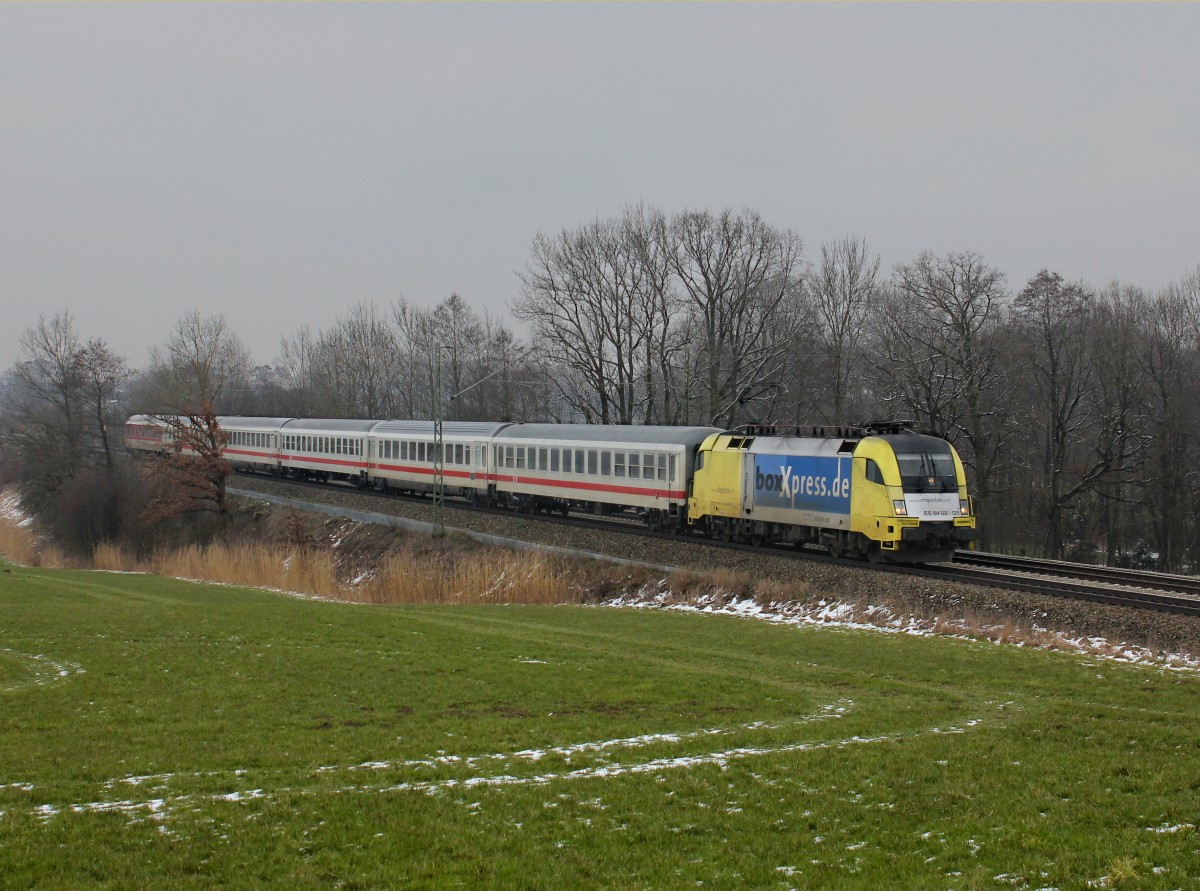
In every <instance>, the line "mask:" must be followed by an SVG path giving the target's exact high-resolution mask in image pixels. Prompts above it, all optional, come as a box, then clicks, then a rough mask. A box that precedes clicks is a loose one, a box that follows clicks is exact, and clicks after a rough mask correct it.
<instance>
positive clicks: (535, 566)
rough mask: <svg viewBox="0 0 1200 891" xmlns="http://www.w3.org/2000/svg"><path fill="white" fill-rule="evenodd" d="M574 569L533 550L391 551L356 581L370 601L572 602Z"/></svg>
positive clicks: (575, 597)
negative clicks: (363, 576) (433, 552)
mask: <svg viewBox="0 0 1200 891" xmlns="http://www.w3.org/2000/svg"><path fill="white" fill-rule="evenodd" d="M570 575H571V574H570V573H569V572H568V571H566V567H565V565H564V564H563V563H562V562H561V561H560V560H558V559H556V558H553V557H547V556H546V555H544V554H538V553H535V552H532V551H506V550H502V549H499V548H495V549H493V548H481V549H478V550H473V551H470V552H468V553H467V554H463V553H455V554H430V553H425V554H422V555H420V557H419V558H417V557H415V555H413V554H412V553H409V552H403V551H402V552H399V553H393V554H389V555H388V556H387V558H386V559H385V560H384V561H383V563H382V564H381V565H380V567H379V568H378V570H377V571H376V572H375V573H374V574H372V575H371V576H370V577H368V578H365V579H363V580H362V581H361V582H360V583H359V584H358V585H356V586H354V587H355V591H356V593H357V596H356V597H355V598H354V599H360V600H362V601H364V602H368V603H513V604H517V603H519V604H554V603H574V602H578V601H579V599H580V598H579V595H578V594H577V593H576V591H575V590H574V589H573V586H572V584H571V581H570Z"/></svg>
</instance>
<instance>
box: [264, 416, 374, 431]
mask: <svg viewBox="0 0 1200 891" xmlns="http://www.w3.org/2000/svg"><path fill="white" fill-rule="evenodd" d="M378 423H379V421H359V420H355V419H353V418H295V419H293V420H291V421H288V422H287V423H286V424H281V425H280V426H281V427H282V428H283V429H284V430H286V431H287V432H288V433H308V432H309V431H312V432H314V433H355V434H361V433H369V432H371V428H372V427H374V426H375V425H376V424H378Z"/></svg>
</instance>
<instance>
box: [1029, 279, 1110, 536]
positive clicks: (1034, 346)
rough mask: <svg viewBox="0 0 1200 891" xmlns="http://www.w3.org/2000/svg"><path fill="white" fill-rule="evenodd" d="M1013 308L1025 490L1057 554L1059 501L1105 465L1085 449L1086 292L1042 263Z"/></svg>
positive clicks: (1089, 482) (1088, 380) (1088, 424)
mask: <svg viewBox="0 0 1200 891" xmlns="http://www.w3.org/2000/svg"><path fill="white" fill-rule="evenodd" d="M1014 311H1015V319H1016V322H1017V325H1018V330H1019V331H1020V333H1021V334H1022V335H1023V337H1022V340H1023V347H1024V350H1023V351H1022V353H1021V354H1020V355H1021V358H1023V359H1025V360H1026V361H1025V362H1023V363H1021V366H1020V370H1021V371H1023V375H1022V377H1023V379H1024V380H1026V381H1028V404H1027V406H1026V407H1027V411H1028V414H1029V424H1028V425H1027V427H1026V429H1027V431H1028V435H1029V437H1030V439H1031V440H1032V445H1033V448H1034V453H1035V454H1036V455H1037V458H1038V462H1037V465H1036V473H1037V479H1036V489H1037V490H1036V492H1035V493H1033V495H1034V498H1035V499H1036V500H1037V502H1038V504H1039V508H1040V512H1041V514H1042V520H1043V522H1044V523H1045V535H1046V542H1045V550H1046V554H1047V556H1049V557H1052V558H1055V559H1057V558H1060V557H1061V556H1062V554H1063V538H1064V530H1063V525H1064V517H1063V513H1064V510H1065V508H1066V506H1067V505H1068V504H1070V503H1071V502H1073V501H1074V500H1075V499H1076V498H1078V497H1079V496H1080V495H1081V494H1083V493H1085V492H1087V491H1088V490H1089V489H1090V488H1091V487H1092V486H1093V485H1095V483H1096V482H1097V481H1098V480H1099V479H1101V478H1102V477H1103V476H1104V474H1105V473H1106V472H1107V471H1108V470H1109V469H1110V467H1109V463H1108V460H1107V456H1100V455H1098V454H1097V453H1096V452H1095V451H1093V450H1092V449H1090V445H1091V428H1092V426H1093V425H1094V424H1095V423H1096V421H1097V420H1098V418H1097V413H1096V412H1095V411H1093V406H1092V404H1091V401H1090V399H1089V397H1090V395H1091V385H1092V368H1093V354H1092V350H1091V343H1090V334H1091V325H1090V315H1091V312H1092V296H1091V295H1090V294H1089V293H1087V291H1085V290H1084V288H1083V287H1082V285H1078V284H1064V283H1063V280H1062V276H1061V275H1059V274H1058V273H1051V272H1048V271H1047V270H1044V269H1043V270H1042V271H1041V272H1039V273H1038V274H1037V275H1036V276H1035V277H1034V278H1032V279H1031V280H1030V281H1029V283H1028V284H1027V285H1026V286H1025V288H1024V289H1023V290H1022V291H1021V293H1020V294H1018V295H1017V299H1016V301H1015V303H1014ZM1089 458H1094V459H1095V460H1089Z"/></svg>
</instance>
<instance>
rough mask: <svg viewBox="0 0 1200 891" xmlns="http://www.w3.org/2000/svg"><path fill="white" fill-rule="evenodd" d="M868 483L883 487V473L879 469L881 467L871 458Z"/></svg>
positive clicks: (868, 463)
mask: <svg viewBox="0 0 1200 891" xmlns="http://www.w3.org/2000/svg"><path fill="white" fill-rule="evenodd" d="M867 481H868V482H872V483H879V485H881V486H882V485H883V471H882V470H880V469H879V465H878V464H877V463H875V461H874V460H872V459H871V458H868V459H867Z"/></svg>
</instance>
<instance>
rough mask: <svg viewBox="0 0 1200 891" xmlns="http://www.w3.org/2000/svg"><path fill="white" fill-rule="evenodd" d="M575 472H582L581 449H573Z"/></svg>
mask: <svg viewBox="0 0 1200 891" xmlns="http://www.w3.org/2000/svg"><path fill="white" fill-rule="evenodd" d="M575 472H576V473H579V474H582V473H583V449H576V450H575Z"/></svg>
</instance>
